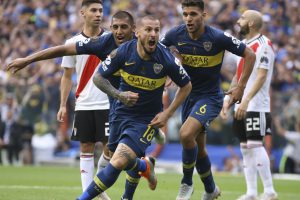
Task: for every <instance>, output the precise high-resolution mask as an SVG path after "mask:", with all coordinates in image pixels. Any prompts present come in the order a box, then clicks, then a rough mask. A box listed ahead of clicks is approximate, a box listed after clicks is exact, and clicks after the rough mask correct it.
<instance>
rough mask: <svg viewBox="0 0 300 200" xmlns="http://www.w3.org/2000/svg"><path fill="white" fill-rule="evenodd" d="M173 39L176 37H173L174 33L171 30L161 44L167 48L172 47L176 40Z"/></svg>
mask: <svg viewBox="0 0 300 200" xmlns="http://www.w3.org/2000/svg"><path fill="white" fill-rule="evenodd" d="M173 37H174V36H173V31H172V29H171V30H170V31H168V32H167V33H166V34H165V35H164V36H163V38H161V40H160V42H161V43H162V44H163V45H165V46H167V47H169V46H172V45H174V44H173V42H172V41H174V38H173Z"/></svg>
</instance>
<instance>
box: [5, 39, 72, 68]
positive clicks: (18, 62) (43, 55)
mask: <svg viewBox="0 0 300 200" xmlns="http://www.w3.org/2000/svg"><path fill="white" fill-rule="evenodd" d="M69 55H76V43H70V44H65V45H59V46H55V47H51V48H48V49H44V50H42V51H38V52H36V53H34V54H32V55H29V56H27V57H25V58H17V59H15V60H13V61H12V62H10V63H9V64H8V65H7V67H6V70H7V71H11V72H12V73H16V72H17V71H19V70H21V69H23V68H25V67H26V66H27V65H29V64H31V63H33V62H37V61H40V60H47V59H51V58H57V57H62V56H69Z"/></svg>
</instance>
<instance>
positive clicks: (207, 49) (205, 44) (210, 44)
mask: <svg viewBox="0 0 300 200" xmlns="http://www.w3.org/2000/svg"><path fill="white" fill-rule="evenodd" d="M203 47H204V49H205V51H210V50H211V48H212V43H211V42H203Z"/></svg>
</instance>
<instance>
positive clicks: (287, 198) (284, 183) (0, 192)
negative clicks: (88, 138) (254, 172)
mask: <svg viewBox="0 0 300 200" xmlns="http://www.w3.org/2000/svg"><path fill="white" fill-rule="evenodd" d="M157 176H158V181H159V182H158V186H157V189H156V190H155V191H150V189H148V185H147V182H146V181H145V180H144V179H142V180H141V182H140V185H139V188H138V189H137V192H136V194H135V199H136V200H149V199H150V200H152V199H155V200H160V199H161V200H169V199H170V200H174V199H175V197H176V194H177V190H178V187H179V185H178V184H179V182H180V178H181V175H180V174H175V173H167V174H158V175H157ZM124 180H125V176H124V173H123V174H122V175H121V176H120V177H119V180H118V182H116V183H115V185H114V186H113V187H112V188H110V189H109V190H108V194H109V195H110V197H111V198H112V200H119V199H120V196H121V195H122V192H123V188H124ZM215 180H216V182H217V184H218V185H219V186H220V188H221V190H222V196H221V198H219V199H221V200H234V199H236V198H237V197H238V196H239V195H240V194H243V192H244V191H245V183H244V178H243V177H242V176H232V175H225V174H216V175H215ZM194 184H195V192H194V194H193V197H192V200H200V199H201V198H200V197H201V194H202V192H203V186H202V184H201V183H200V180H199V178H198V176H196V175H195V176H194ZM274 184H275V187H276V189H277V191H278V193H279V198H280V200H300V181H288V180H274ZM259 190H260V192H261V191H262V185H261V183H259ZM80 194H81V186H80V176H79V173H78V168H77V167H0V200H74V199H75V198H76V197H77V196H79V195H80Z"/></svg>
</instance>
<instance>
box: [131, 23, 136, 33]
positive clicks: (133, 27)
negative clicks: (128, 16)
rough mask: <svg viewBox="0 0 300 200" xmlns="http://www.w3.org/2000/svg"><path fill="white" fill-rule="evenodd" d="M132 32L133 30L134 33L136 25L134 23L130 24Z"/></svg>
mask: <svg viewBox="0 0 300 200" xmlns="http://www.w3.org/2000/svg"><path fill="white" fill-rule="evenodd" d="M132 32H134V33H135V32H136V26H135V24H133V25H132Z"/></svg>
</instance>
